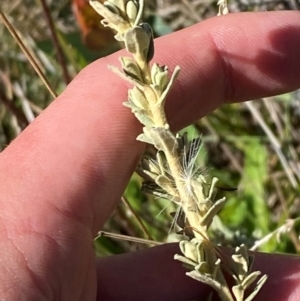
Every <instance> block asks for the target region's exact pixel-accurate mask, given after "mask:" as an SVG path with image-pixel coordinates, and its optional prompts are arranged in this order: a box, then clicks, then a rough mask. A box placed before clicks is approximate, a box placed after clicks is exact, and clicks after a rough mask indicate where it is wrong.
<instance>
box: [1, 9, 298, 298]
mask: <svg viewBox="0 0 300 301" xmlns="http://www.w3.org/2000/svg"><path fill="white" fill-rule="evenodd" d="M299 49H300V13H299V12H270V13H245V14H235V15H228V16H225V17H219V18H212V19H210V20H208V21H205V22H203V23H201V24H198V25H195V26H193V27H191V28H188V29H186V30H183V31H180V32H177V33H175V34H172V35H169V36H167V37H164V38H160V39H158V40H157V41H156V54H155V57H154V60H153V61H155V62H158V63H160V64H167V65H168V66H169V67H170V69H171V70H172V69H173V68H174V67H175V65H177V64H178V65H180V66H181V68H182V72H181V74H180V76H179V79H178V80H177V82H176V84H175V87H174V90H173V91H172V93H171V94H170V97H169V98H168V102H167V112H168V116H169V118H170V123H171V126H172V127H173V128H174V129H176V130H177V129H179V128H182V127H183V126H185V125H187V124H189V123H191V122H193V121H194V120H196V119H197V118H200V117H202V116H204V115H205V114H207V113H209V112H211V111H212V110H214V109H216V108H217V107H219V106H221V105H222V104H223V103H225V102H241V101H245V100H249V99H255V98H259V97H263V96H270V95H276V94H280V93H283V92H288V91H292V90H295V89H297V88H299V87H300V56H299V53H300V52H299ZM123 54H124V53H123ZM119 56H120V53H117V54H115V55H112V56H109V57H107V58H104V59H100V60H98V61H97V62H95V63H93V64H91V65H89V66H88V67H87V68H85V69H84V70H83V71H82V72H81V73H80V74H79V75H78V76H77V77H76V78H75V79H74V80H73V82H72V83H71V84H70V85H69V86H68V88H67V89H66V91H65V92H64V93H62V94H61V95H60V96H59V97H58V98H57V99H56V100H55V101H54V102H53V104H51V105H50V107H49V108H47V109H46V110H45V111H44V112H43V113H42V114H41V116H39V117H38V118H37V119H36V121H35V122H33V123H32V124H31V125H30V126H29V127H28V128H27V129H26V130H25V131H24V132H23V133H22V134H21V135H20V136H19V137H18V138H17V139H15V140H14V141H13V142H12V143H11V144H10V145H9V146H8V147H7V148H6V149H5V150H4V151H3V152H2V154H1V155H0V171H1V172H0V191H1V194H0V217H1V222H0V242H1V247H0V299H2V300H7V301H20V300H22V301H23V300H24V301H27V300H28V301H44V300H47V301H50V300H51V301H52V300H59V301H71V300H72V301H79V300H80V301H81V300H84V301H95V300H97V301H100V300H105V301H114V300H129V301H138V300H147V301H152V300H153V301H154V300H155V301H158V300H162V301H169V300H170V301H181V300H182V301H186V300H191V299H192V298H194V300H196V299H197V300H204V298H205V297H206V296H207V292H208V289H207V288H206V287H205V286H203V285H201V284H199V283H198V282H196V281H193V280H190V279H188V278H187V277H186V276H184V269H183V268H182V267H181V264H180V263H179V262H175V261H174V260H173V259H172V258H173V254H174V253H175V252H177V251H178V250H177V246H176V245H167V246H162V247H155V248H152V249H149V250H147V251H144V252H138V253H133V254H128V255H122V256H115V257H110V258H103V259H101V260H98V261H96V259H95V256H94V252H93V248H92V241H93V238H94V237H95V235H96V233H97V231H98V230H99V229H101V227H102V225H103V224H104V222H105V221H106V220H107V218H108V217H109V215H110V213H111V212H112V210H113V208H114V207H115V206H116V204H117V203H118V202H119V200H120V197H121V195H122V192H123V191H124V188H125V186H126V184H127V182H128V179H129V177H130V175H131V173H132V172H133V170H134V168H135V166H136V164H137V162H138V160H139V158H140V156H141V154H142V152H143V149H144V145H142V144H141V143H138V142H136V141H135V138H136V136H137V135H138V134H139V133H140V132H141V125H140V124H139V123H138V122H137V121H136V120H135V118H134V116H133V115H132V114H131V112H130V111H129V110H128V109H127V108H125V107H123V106H122V104H121V103H122V102H123V101H124V100H125V99H126V95H127V88H128V86H127V84H126V83H124V81H123V80H121V79H120V78H118V77H117V76H116V75H115V74H112V73H111V71H109V70H108V69H107V64H108V63H110V64H114V65H115V66H119V65H120V64H119V62H118V57H119ZM36 97H38V95H37V96H36ZM229 118H230V116H229ZM255 268H256V269H260V270H261V271H262V272H263V273H266V274H268V275H269V280H268V282H267V283H266V285H265V287H264V288H263V290H262V291H261V293H260V295H259V296H258V297H257V299H255V300H257V301H262V300H263V301H265V300H272V301H291V300H299V298H300V293H299V290H300V272H299V270H300V260H299V259H298V258H296V257H292V256H279V255H264V254H259V253H258V254H256V264H255ZM196 296H198V297H196Z"/></svg>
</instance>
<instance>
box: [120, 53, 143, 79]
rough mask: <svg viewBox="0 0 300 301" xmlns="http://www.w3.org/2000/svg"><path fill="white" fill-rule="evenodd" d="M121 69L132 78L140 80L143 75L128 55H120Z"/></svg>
mask: <svg viewBox="0 0 300 301" xmlns="http://www.w3.org/2000/svg"><path fill="white" fill-rule="evenodd" d="M120 61H121V64H122V68H123V71H124V72H125V73H126V74H127V75H129V76H130V77H132V78H135V79H136V80H139V81H142V80H143V77H142V75H141V70H140V68H139V67H138V66H137V64H136V62H135V61H134V60H133V59H132V58H130V57H123V56H121V57H120Z"/></svg>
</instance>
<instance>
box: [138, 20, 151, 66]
mask: <svg viewBox="0 0 300 301" xmlns="http://www.w3.org/2000/svg"><path fill="white" fill-rule="evenodd" d="M139 26H140V27H141V28H142V29H143V30H144V31H145V33H146V34H147V35H148V37H149V46H148V51H147V53H146V62H147V63H149V62H150V61H151V60H152V59H153V56H154V40H153V38H154V37H153V31H152V28H151V26H150V25H149V24H148V23H145V22H144V23H141V24H139Z"/></svg>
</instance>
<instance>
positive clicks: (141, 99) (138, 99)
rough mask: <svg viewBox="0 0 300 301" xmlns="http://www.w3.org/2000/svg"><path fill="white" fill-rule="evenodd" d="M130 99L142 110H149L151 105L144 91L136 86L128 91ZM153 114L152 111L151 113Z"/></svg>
mask: <svg viewBox="0 0 300 301" xmlns="http://www.w3.org/2000/svg"><path fill="white" fill-rule="evenodd" d="M128 94H129V99H130V100H131V101H132V102H133V103H134V104H135V105H136V106H137V107H138V108H140V109H143V110H149V103H148V101H147V99H146V97H145V94H144V92H143V91H141V90H140V89H139V88H138V87H136V86H134V87H133V88H132V89H130V90H129V91H128ZM149 113H151V111H149Z"/></svg>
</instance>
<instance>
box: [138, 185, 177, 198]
mask: <svg viewBox="0 0 300 301" xmlns="http://www.w3.org/2000/svg"><path fill="white" fill-rule="evenodd" d="M141 190H142V192H145V193H148V194H152V195H155V196H157V197H160V198H163V199H167V200H171V199H173V197H172V196H171V195H169V194H168V193H167V192H166V191H165V190H164V189H162V188H161V187H160V186H158V185H157V184H156V183H154V182H151V181H145V182H143V184H142V189H141Z"/></svg>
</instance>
